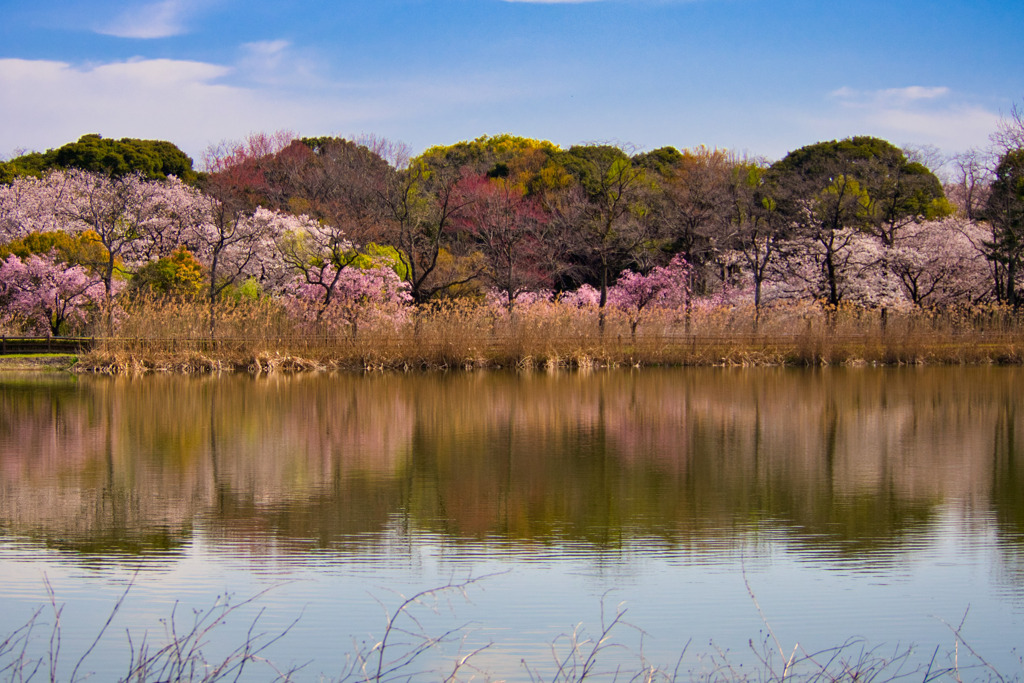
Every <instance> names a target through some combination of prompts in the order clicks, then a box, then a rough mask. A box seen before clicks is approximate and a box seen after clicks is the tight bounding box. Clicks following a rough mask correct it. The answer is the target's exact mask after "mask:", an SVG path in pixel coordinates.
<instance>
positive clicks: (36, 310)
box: [0, 254, 105, 335]
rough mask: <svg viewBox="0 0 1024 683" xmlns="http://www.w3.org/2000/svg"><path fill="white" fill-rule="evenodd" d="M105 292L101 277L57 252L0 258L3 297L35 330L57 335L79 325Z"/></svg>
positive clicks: (1, 293) (0, 295) (0, 294)
mask: <svg viewBox="0 0 1024 683" xmlns="http://www.w3.org/2000/svg"><path fill="white" fill-rule="evenodd" d="M104 293H105V290H104V287H103V283H102V282H101V281H100V280H99V279H97V278H95V277H92V276H90V275H89V273H88V272H87V271H86V269H85V268H83V267H82V266H68V265H67V264H65V263H62V262H60V261H59V260H58V259H57V258H56V255H55V254H43V255H40V254H32V255H30V256H29V257H28V258H27V259H25V260H24V261H23V260H22V259H20V258H18V257H17V256H14V255H13V254H12V255H11V256H9V257H7V259H6V260H5V261H3V262H0V301H3V302H4V303H5V304H6V306H7V308H8V309H9V310H11V311H14V312H16V313H19V314H21V315H23V316H24V317H25V319H26V320H27V321H28V324H29V326H30V327H31V328H32V329H33V330H34V331H41V332H42V331H45V332H48V333H51V334H54V335H57V334H60V333H61V332H63V331H65V330H67V329H68V328H69V327H72V326H80V325H81V324H83V323H84V322H85V319H86V313H87V310H88V308H89V307H91V306H94V305H95V304H97V303H99V302H100V301H102V299H103V296H104Z"/></svg>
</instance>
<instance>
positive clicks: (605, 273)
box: [548, 145, 654, 328]
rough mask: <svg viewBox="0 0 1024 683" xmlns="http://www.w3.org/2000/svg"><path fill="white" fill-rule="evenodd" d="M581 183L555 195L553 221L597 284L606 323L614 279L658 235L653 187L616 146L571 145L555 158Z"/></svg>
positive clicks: (552, 196)
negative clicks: (653, 208)
mask: <svg viewBox="0 0 1024 683" xmlns="http://www.w3.org/2000/svg"><path fill="white" fill-rule="evenodd" d="M553 161H554V162H556V163H557V164H558V165H559V166H560V167H561V168H562V169H564V170H565V172H566V173H567V174H568V175H569V176H570V177H572V178H573V179H575V181H576V182H575V184H573V185H570V186H568V187H565V188H563V189H561V190H560V191H558V192H552V193H549V197H548V205H549V209H550V210H551V211H552V214H553V220H554V221H556V224H558V225H560V232H561V236H562V237H561V238H562V239H564V240H567V241H568V243H569V244H570V247H569V248H568V249H566V251H567V252H569V253H571V254H574V256H573V257H571V258H573V260H575V262H576V265H577V267H578V268H579V269H580V270H582V271H584V274H585V275H586V276H588V277H589V278H590V279H592V281H593V282H594V283H595V284H596V286H597V288H598V290H599V292H600V299H599V302H598V303H599V307H600V310H601V323H602V328H603V323H604V306H605V304H606V303H607V302H608V287H609V286H610V285H611V284H612V278H613V277H614V276H615V275H616V274H617V273H618V272H619V271H621V270H622V269H623V268H625V267H627V266H629V265H630V264H632V263H634V262H635V261H636V260H637V257H638V254H639V252H640V251H641V250H642V248H644V247H646V246H649V244H650V242H651V239H652V237H653V236H654V224H653V221H651V220H650V218H651V217H650V204H651V197H652V186H651V184H650V182H649V181H648V179H647V173H646V172H645V170H644V169H643V168H642V167H639V166H636V165H634V164H633V162H632V160H631V159H630V158H629V156H628V155H627V154H626V153H625V152H624V151H623V150H622V149H620V148H619V147H615V146H612V145H587V146H575V147H571V148H570V149H569V150H568V151H566V152H563V153H561V154H558V155H556V157H555V158H554V159H553Z"/></svg>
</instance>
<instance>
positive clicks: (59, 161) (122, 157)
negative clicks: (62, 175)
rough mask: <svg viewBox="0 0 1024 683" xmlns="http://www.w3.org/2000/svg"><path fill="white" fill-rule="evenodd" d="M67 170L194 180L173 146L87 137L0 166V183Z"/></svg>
mask: <svg viewBox="0 0 1024 683" xmlns="http://www.w3.org/2000/svg"><path fill="white" fill-rule="evenodd" d="M70 168H77V169H81V170H83V171H91V172H93V173H101V174H103V175H106V176H110V177H111V178H121V177H125V176H128V175H132V174H136V173H138V174H141V175H142V176H143V177H144V178H146V179H148V180H163V179H165V178H167V177H168V176H175V177H177V178H178V179H179V180H182V181H183V182H186V183H194V182H196V180H197V179H198V175H197V174H196V172H195V171H194V170H193V168H192V159H191V158H189V156H188V155H187V154H185V153H184V152H182V151H181V150H180V149H178V147H177V146H176V145H174V144H173V143H170V142H167V141H164V140H139V139H135V138H121V139H120V140H114V139H110V138H104V137H102V136H100V135H96V134H90V135H83V136H82V137H81V138H79V139H78V141H77V142H69V143H68V144H66V145H63V146H62V147H58V148H56V149H50V150H47V151H46V152H45V153H39V152H32V153H29V154H25V155H22V156H19V157H16V158H14V159H12V160H10V161H9V162H7V163H6V164H3V165H2V166H0V182H4V183H9V182H11V181H12V180H13V179H14V178H15V177H17V176H19V175H32V176H42V175H43V174H44V173H45V172H46V171H49V170H51V169H70Z"/></svg>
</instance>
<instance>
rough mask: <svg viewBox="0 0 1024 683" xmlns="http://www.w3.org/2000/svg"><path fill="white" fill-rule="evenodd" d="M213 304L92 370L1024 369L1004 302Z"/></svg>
mask: <svg viewBox="0 0 1024 683" xmlns="http://www.w3.org/2000/svg"><path fill="white" fill-rule="evenodd" d="M208 315H209V312H208V307H207V306H206V305H205V304H203V303H187V302H173V301H166V300H156V299H153V300H145V301H136V302H133V303H131V304H129V305H128V306H126V307H125V308H124V309H123V310H122V311H121V312H120V313H119V315H118V316H117V319H116V322H115V330H114V334H113V335H112V336H108V337H104V338H102V339H100V340H99V341H98V343H97V346H96V348H95V349H94V350H93V351H92V352H90V353H87V354H85V355H83V357H82V358H81V361H80V363H79V367H80V368H81V369H82V370H84V371H94V372H110V373H119V374H120V373H135V372H145V371H151V370H168V371H178V372H216V371H222V370H244V371H248V372H253V373H261V372H273V371H282V370H290V371H296V370H315V369H343V370H389V369H399V370H411V369H473V368H519V369H552V368H562V367H572V368H589V367H606V366H626V365H629V366H645V365H704V366H707V365H723V366H743V365H837V364H884V365H902V364H933V363H945V364H977V363H1011V364H1018V363H1022V362H1024V324H1022V322H1021V319H1020V318H1019V316H1018V315H1016V314H1015V313H1014V312H1013V311H1012V310H1009V309H1006V308H1003V307H998V306H984V307H972V308H958V309H948V310H942V311H925V310H918V309H913V310H904V311H890V312H889V313H888V315H887V316H886V317H885V319H884V320H883V317H882V316H881V315H880V313H879V312H878V311H875V310H868V309H862V308H857V307H841V308H839V309H837V310H825V309H824V308H823V307H821V306H819V305H816V304H793V305H787V306H779V307H776V308H773V309H771V310H768V311H764V312H762V315H761V316H760V319H759V323H758V325H757V327H756V330H755V326H754V315H753V311H752V310H750V309H746V308H716V309H706V308H701V307H694V308H693V309H692V310H690V311H681V310H657V311H650V312H645V315H644V318H643V320H642V321H641V323H640V325H639V327H638V328H637V330H636V334H635V335H633V334H632V333H631V331H630V325H629V320H628V318H627V316H626V315H625V314H624V313H622V312H620V311H616V310H611V309H609V310H608V311H607V314H606V319H605V324H604V329H603V330H602V329H601V327H600V325H599V317H598V314H597V311H596V310H594V309H593V308H576V307H572V306H567V305H562V304H558V303H549V302H542V303H537V304H531V305H529V306H525V305H524V306H521V307H518V308H517V309H516V310H515V312H514V313H513V314H512V315H510V314H509V313H508V312H507V311H505V310H504V309H495V308H492V307H488V306H485V305H483V304H479V303H475V302H472V301H458V300H456V301H446V302H441V303H436V304H431V305H427V306H422V307H419V308H417V309H411V310H409V309H407V310H405V311H404V312H399V313H398V314H396V312H395V311H372V310H371V311H367V314H366V315H364V316H362V317H361V318H360V319H359V325H358V327H357V328H355V329H353V328H352V326H351V325H347V324H345V323H344V322H343V321H338V320H329V319H322V320H320V321H309V320H297V319H295V318H293V317H292V316H289V315H288V313H287V312H286V311H285V310H284V309H283V308H282V307H281V306H279V305H278V304H276V303H275V302H274V301H272V300H261V301H255V302H253V301H250V302H241V303H223V304H220V305H218V307H217V310H216V325H215V329H214V336H213V337H211V335H210V326H209V317H208Z"/></svg>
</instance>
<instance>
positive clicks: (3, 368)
mask: <svg viewBox="0 0 1024 683" xmlns="http://www.w3.org/2000/svg"><path fill="white" fill-rule="evenodd" d="M77 362H78V356H76V355H72V354H66V353H23V354H11V355H7V356H0V372H35V371H39V372H61V371H65V370H70V369H71V368H72V367H74V365H75V364H76V363H77Z"/></svg>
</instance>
